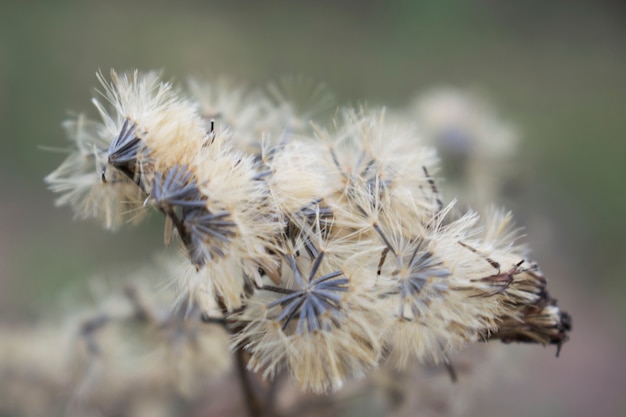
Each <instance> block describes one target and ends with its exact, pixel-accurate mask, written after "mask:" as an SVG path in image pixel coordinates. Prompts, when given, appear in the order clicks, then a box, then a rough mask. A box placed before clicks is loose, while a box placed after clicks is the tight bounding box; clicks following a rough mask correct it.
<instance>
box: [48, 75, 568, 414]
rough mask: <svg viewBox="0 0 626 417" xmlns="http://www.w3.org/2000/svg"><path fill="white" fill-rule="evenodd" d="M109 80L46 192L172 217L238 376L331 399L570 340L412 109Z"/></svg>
mask: <svg viewBox="0 0 626 417" xmlns="http://www.w3.org/2000/svg"><path fill="white" fill-rule="evenodd" d="M100 79H101V82H102V85H103V87H104V91H103V92H102V93H101V95H102V98H104V100H102V99H94V103H95V104H96V107H97V108H98V110H99V112H100V115H101V118H102V121H100V122H95V121H87V120H86V119H84V118H83V117H79V118H78V119H77V120H76V121H74V122H71V123H68V131H69V132H70V135H71V138H72V139H73V140H74V141H75V142H76V144H77V149H78V150H77V151H76V152H74V153H73V154H72V155H70V156H69V157H68V158H67V159H66V161H65V162H64V163H63V164H62V165H61V167H59V168H58V169H57V170H56V171H55V172H53V173H52V174H50V175H49V176H48V177H47V182H48V183H49V184H50V187H51V188H52V189H53V190H54V191H57V192H60V193H61V197H60V198H59V200H58V202H59V203H60V204H64V205H65V204H68V205H71V206H72V207H73V208H74V209H75V211H76V213H77V216H79V217H80V218H86V217H94V218H98V219H100V220H101V221H102V222H103V224H104V226H105V227H107V228H116V227H118V226H119V225H121V224H123V223H124V222H125V221H127V220H128V219H129V217H130V218H132V219H137V218H139V214H140V213H142V212H145V211H147V210H148V209H149V208H153V209H155V210H157V211H160V212H161V213H162V214H163V215H164V216H165V218H166V223H165V229H166V230H165V236H166V242H169V241H170V240H171V239H172V238H174V237H177V238H178V240H179V241H180V243H181V247H182V249H183V252H184V254H185V256H186V258H187V261H186V262H185V263H186V265H187V266H186V271H184V272H180V273H176V274H173V275H175V276H172V278H173V279H174V280H175V283H176V285H177V300H178V304H179V307H180V308H182V310H183V311H189V312H190V313H191V312H194V311H198V312H200V313H201V315H202V316H203V317H204V319H205V321H208V322H213V323H219V324H221V325H223V326H224V328H226V329H227V330H228V332H229V333H230V335H231V336H230V338H231V347H232V349H233V350H234V351H235V352H236V358H237V360H236V362H237V364H239V365H240V366H241V367H243V366H246V367H247V368H248V369H250V370H252V371H254V372H256V373H258V374H260V375H261V376H262V377H263V378H265V379H266V380H269V381H271V380H273V379H275V378H279V379H280V378H281V376H282V375H283V374H288V375H290V377H291V379H292V380H294V381H296V382H297V383H298V384H299V385H300V386H301V387H302V388H303V389H304V390H310V391H313V392H316V393H329V392H334V391H336V390H338V389H339V388H341V387H343V386H344V385H345V384H346V383H347V382H353V381H355V380H357V379H360V378H361V377H363V376H365V375H367V374H368V373H371V372H372V371H373V370H374V369H376V368H379V367H380V366H381V364H386V365H385V366H387V364H388V365H389V366H391V367H395V368H397V369H399V370H401V369H404V368H406V367H407V366H409V365H410V364H413V363H416V362H426V363H431V364H444V365H449V363H450V362H449V356H450V354H451V353H453V352H455V351H458V350H460V349H462V348H464V347H465V346H467V345H468V344H471V343H475V342H482V341H487V340H492V339H500V340H503V341H505V342H535V343H541V344H554V345H557V346H558V347H560V346H561V345H562V344H563V343H564V342H565V341H566V340H567V332H568V331H569V329H570V319H569V316H568V315H567V314H566V313H563V312H562V311H561V310H559V308H558V307H557V306H556V303H555V302H554V300H553V299H552V298H551V297H550V296H549V294H548V292H547V291H546V280H545V278H544V277H543V274H542V273H541V271H540V269H539V268H538V266H537V265H536V264H535V263H534V262H533V261H532V260H530V259H529V258H528V254H527V250H526V249H525V248H524V247H523V246H522V245H520V244H519V243H518V239H517V238H518V235H517V233H516V231H515V229H514V227H513V226H512V219H511V215H510V214H508V213H505V212H502V211H497V210H494V211H492V212H491V213H489V214H487V215H486V216H484V218H482V219H481V218H480V216H479V215H478V214H477V213H475V212H467V213H461V212H459V210H458V209H456V207H455V205H454V203H446V202H444V198H443V197H442V193H440V191H439V187H438V183H437V181H436V175H437V172H438V171H437V170H438V160H437V155H436V153H435V151H434V149H433V148H431V147H430V146H428V144H427V143H426V142H425V141H424V140H422V137H421V136H420V132H419V131H418V130H416V129H415V127H414V126H413V125H412V124H411V123H410V122H408V121H407V120H405V119H410V118H408V117H402V115H401V113H400V112H396V113H394V114H392V115H388V114H387V113H386V112H385V111H384V110H382V109H381V110H367V109H344V108H341V109H338V110H337V112H336V115H335V117H334V118H333V121H332V123H331V124H329V125H322V124H321V123H320V122H319V121H316V120H314V119H313V120H312V116H314V113H315V112H314V111H308V110H307V109H306V108H305V109H303V108H300V107H299V106H298V105H297V104H296V103H292V102H290V101H289V99H288V97H289V96H290V95H289V94H282V93H280V90H279V89H277V88H274V89H272V90H271V91H272V92H273V94H263V93H261V92H256V93H246V92H244V91H243V90H239V89H232V88H229V87H227V86H225V85H224V84H220V83H218V84H214V85H209V84H204V83H202V82H198V81H196V82H194V83H192V84H191V95H190V96H189V95H187V94H185V93H184V92H183V91H182V90H179V89H176V88H174V87H173V86H172V85H171V84H169V83H164V82H161V81H160V80H159V79H158V77H157V76H156V75H155V74H154V73H148V74H139V73H137V72H135V73H133V74H127V75H117V74H116V73H112V81H111V82H108V81H106V80H105V79H104V78H103V77H100ZM313 92H314V93H315V94H318V95H319V94H321V93H320V92H319V91H318V90H315V89H313ZM315 94H314V95H315ZM321 95H323V94H321ZM468 158H469V157H468ZM486 187H487V188H489V187H491V185H489V184H487V185H486ZM190 317H194V316H193V314H192V315H191V316H190ZM242 369H243V368H242ZM242 381H243V382H244V388H245V390H246V394H247V395H246V398H247V400H248V405H249V409H250V410H252V411H255V412H268V406H267V403H264V402H263V400H262V399H263V398H265V396H263V395H259V393H258V391H259V390H258V388H257V389H256V391H255V388H254V387H252V386H251V384H250V379H249V376H248V375H247V374H245V372H242ZM275 385H277V383H274V384H271V383H270V387H272V386H275ZM266 390H269V392H270V393H271V392H272V388H266ZM270 397H271V396H270ZM268 401H269V400H268Z"/></svg>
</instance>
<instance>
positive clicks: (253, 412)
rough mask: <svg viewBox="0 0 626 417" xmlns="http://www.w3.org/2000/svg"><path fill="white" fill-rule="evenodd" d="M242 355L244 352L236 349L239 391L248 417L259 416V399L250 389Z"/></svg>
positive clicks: (260, 411) (260, 413)
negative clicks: (239, 381) (239, 382)
mask: <svg viewBox="0 0 626 417" xmlns="http://www.w3.org/2000/svg"><path fill="white" fill-rule="evenodd" d="M243 355H244V352H243V350H242V349H237V350H236V351H235V362H236V365H237V373H238V375H239V379H240V380H241V390H242V394H243V397H244V401H245V404H246V408H247V409H248V414H249V415H250V417H257V416H261V415H262V410H263V409H262V407H261V404H260V402H259V399H258V398H257V396H256V395H255V394H254V390H253V389H252V384H251V383H250V378H249V376H248V370H247V369H246V360H245V358H244V356H243Z"/></svg>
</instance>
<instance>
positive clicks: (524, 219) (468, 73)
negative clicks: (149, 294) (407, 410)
mask: <svg viewBox="0 0 626 417" xmlns="http://www.w3.org/2000/svg"><path fill="white" fill-rule="evenodd" d="M110 68H116V69H118V70H120V71H123V70H128V69H133V68H139V69H144V70H147V69H162V70H163V71H164V75H165V76H166V77H167V78H170V79H173V80H174V81H178V82H181V83H182V82H184V81H185V80H186V79H187V77H188V76H190V75H196V76H208V77H211V76H216V75H224V74H226V75H228V76H229V77H231V78H233V79H235V80H239V81H241V82H242V83H245V84H247V85H250V86H252V87H258V86H263V85H264V84H265V83H267V82H268V81H274V80H277V79H279V78H280V77H281V76H284V75H292V74H304V75H306V76H308V77H311V78H313V79H316V80H320V81H324V82H325V83H326V84H327V85H328V86H329V87H330V89H331V90H332V91H333V92H334V93H335V95H336V96H337V99H338V101H339V103H362V102H367V103H371V104H385V105H389V106H391V107H401V106H404V105H406V104H408V103H409V102H410V101H411V100H412V99H413V98H414V97H415V95H416V94H419V93H420V92H424V91H427V90H430V89H432V88H433V87H437V86H452V87H457V88H469V89H472V90H473V91H477V92H479V93H480V94H481V95H482V96H483V97H486V98H488V99H489V100H490V101H491V103H492V104H494V105H495V107H496V108H497V109H498V110H499V113H500V115H502V116H503V117H504V118H506V119H507V120H508V121H510V122H512V123H513V124H514V125H515V126H516V127H517V129H518V132H519V133H520V135H521V138H522V142H521V145H520V150H519V153H518V155H517V157H516V166H517V168H516V169H519V176H518V180H517V181H516V182H515V184H514V186H512V187H510V189H509V190H508V191H507V195H506V196H503V197H502V201H496V202H495V203H499V204H506V205H507V207H509V208H511V209H512V210H513V211H514V212H515V213H516V218H517V220H518V223H519V224H520V225H522V226H524V227H525V229H526V232H527V234H528V238H527V241H528V242H529V243H530V245H531V247H532V248H533V254H534V257H535V259H536V260H537V261H538V262H539V263H540V265H542V268H543V270H544V272H545V273H546V275H547V276H548V278H549V287H550V292H551V294H553V295H555V296H556V297H557V298H559V305H560V306H561V307H562V308H563V309H565V310H566V311H569V312H570V313H571V314H572V315H573V319H574V330H573V333H572V338H571V341H570V342H569V343H568V344H566V345H565V346H564V349H563V352H562V354H561V357H560V358H559V359H555V358H554V351H553V350H552V349H542V348H541V347H538V346H520V347H511V349H516V350H518V351H519V353H520V355H521V356H522V357H523V358H524V366H523V367H521V370H520V369H516V371H515V372H513V373H511V372H507V370H506V369H503V370H502V372H503V374H506V376H498V375H494V378H496V379H497V381H498V383H497V384H494V386H493V388H491V389H490V390H488V391H487V392H486V393H483V394H481V395H482V398H481V401H480V403H479V407H478V409H477V410H476V414H475V415H482V416H498V415H507V416H536V415H542V416H590V415H594V416H622V415H626V397H625V396H624V392H626V360H625V358H624V353H625V352H626V325H625V324H624V323H625V321H626V320H625V319H626V279H625V278H626V263H625V262H624V258H625V257H626V216H625V215H626V6H624V3H623V2H620V1H614V2H610V1H594V2H574V1H550V2H546V1H524V2H502V1H496V0H492V1H461V0H458V1H425V2H422V1H397V2H379V1H345V2H334V1H316V2H307V3H305V2H286V1H285V2H282V1H276V0H273V1H269V2H255V1H241V0H237V1H229V2H205V1H178V2H167V1H164V0H162V1H150V2H148V1H134V2H125V1H100V2H86V1H69V0H68V1H47V0H46V1H44V0H41V1H22V2H17V1H16V2H12V1H6V0H4V1H2V2H1V3H0V190H1V192H0V321H2V322H5V323H7V322H8V323H27V322H33V321H36V320H39V319H41V318H42V317H48V316H50V315H54V314H56V313H55V312H57V311H59V310H61V309H63V303H66V302H67V300H66V298H67V297H66V293H67V291H68V288H75V287H76V286H80V285H82V284H83V283H84V282H85V280H86V278H88V277H91V276H93V275H94V274H97V273H102V272H106V273H108V274H109V275H113V277H112V278H111V277H109V279H116V278H117V279H119V280H123V278H124V271H127V270H129V271H130V270H133V269H136V268H137V267H139V266H141V265H143V264H145V263H146V262H147V261H149V260H150V257H151V256H152V255H153V254H154V253H155V252H157V253H158V252H159V251H162V250H163V249H162V237H161V236H162V224H161V220H160V219H155V220H154V221H149V222H147V223H145V224H142V225H141V226H139V227H138V228H126V229H124V230H121V231H120V232H118V233H115V234H112V233H108V232H104V231H102V230H101V229H100V227H99V226H98V225H96V224H95V223H94V222H75V221H72V213H71V211H70V210H69V209H67V208H63V209H57V208H55V207H54V204H53V200H54V196H53V195H52V194H51V193H50V192H49V191H47V190H46V187H45V185H44V183H43V177H44V176H45V175H46V174H48V173H49V172H51V171H52V170H53V169H54V168H55V167H56V166H58V164H59V163H60V162H61V160H62V159H63V155H61V154H58V153H54V152H50V151H47V150H45V149H44V148H48V147H64V146H66V144H67V141H66V139H65V137H64V133H63V131H62V129H61V126H60V124H61V122H62V121H63V120H64V119H65V118H67V117H68V115H69V114H71V113H72V112H86V113H87V114H91V115H95V109H94V108H93V106H92V105H91V104H90V98H91V97H92V96H93V94H94V87H95V85H96V83H97V81H96V78H95V72H96V71H97V70H98V69H102V70H103V72H108V70H109V69H110ZM444 187H445V185H444ZM111 271H113V273H112V272H111ZM0 343H2V341H1V340H0ZM511 374H513V375H511ZM460 383H467V384H471V383H472V381H471V380H464V381H460Z"/></svg>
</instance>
